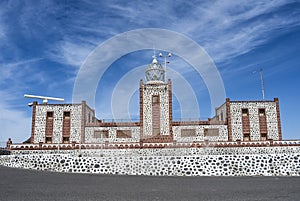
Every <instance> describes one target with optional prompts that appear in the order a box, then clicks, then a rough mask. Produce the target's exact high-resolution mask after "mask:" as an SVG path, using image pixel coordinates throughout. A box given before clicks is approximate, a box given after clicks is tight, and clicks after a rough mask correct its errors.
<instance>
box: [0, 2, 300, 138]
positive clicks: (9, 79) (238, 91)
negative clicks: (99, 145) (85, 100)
mask: <svg viewBox="0 0 300 201" xmlns="http://www.w3.org/2000/svg"><path fill="white" fill-rule="evenodd" d="M299 19H300V2H299V1H292V0H291V1H286V0H274V1H270V0H269V1H230V0H228V1H183V0H180V1H174V0H170V1H169V0H164V1H151V2H147V1H130V2H127V1H105V0H101V1H92V0H82V1H71V0H69V1H67V0H65V1H63V0H61V1H59V0H56V1H55V0H53V1H50V0H46V1H38V0H26V1H22V0H20V1H18V0H12V1H6V0H2V1H0V52H1V54H0V97H1V99H0V122H1V123H0V127H1V129H0V142H1V143H3V142H5V141H6V140H7V138H8V137H11V138H12V140H13V141H14V142H22V141H24V140H25V139H27V138H28V137H29V136H30V126H31V108H29V107H28V106H27V104H28V102H31V101H32V100H29V99H25V98H23V95H24V94H25V93H28V94H37V95H46V96H54V97H62V98H65V100H66V102H71V101H72V91H73V86H74V82H75V79H76V76H77V73H78V72H79V69H80V67H81V66H82V65H83V64H84V62H85V60H86V58H87V56H88V55H89V54H90V53H91V52H92V51H93V50H94V49H95V48H96V47H98V46H99V45H101V44H102V43H103V42H105V41H107V40H109V39H110V38H112V37H114V36H116V35H117V34H122V33H124V32H127V31H131V30H135V29H143V28H160V29H167V30H171V31H174V32H178V33H180V34H183V35H185V36H186V37H188V38H190V39H192V40H194V41H195V42H196V43H198V44H199V45H200V46H201V47H203V48H204V50H205V51H206V52H207V54H208V55H209V56H210V58H211V59H212V60H213V61H214V63H215V66H216V68H217V69H218V72H219V73H220V75H221V77H222V80H223V83H224V87H225V91H226V97H229V98H230V99H232V100H261V99H262V95H261V88H260V86H261V84H260V79H259V69H260V68H262V69H263V77H264V83H265V96H266V99H268V100H273V98H274V97H278V98H279V101H280V109H281V119H282V131H283V137H284V139H299V138H300V126H299V117H298V114H299V112H300V105H299V98H300V94H299V89H298V88H299V87H300V79H299V78H298V76H299V74H300V68H299V65H300V57H299V56H300V55H299V52H300V20H299ZM154 46H155V44H154ZM191 54H192V53H191ZM152 55H153V50H150V49H148V50H140V51H136V52H132V53H128V54H126V55H124V56H122V57H121V58H119V59H118V60H117V61H115V62H114V63H113V64H112V65H111V66H110V67H109V68H108V69H107V70H106V71H105V73H104V75H103V77H102V78H101V80H100V82H99V84H98V88H97V91H96V98H95V109H96V112H97V117H98V118H100V119H110V118H113V116H112V112H111V108H110V105H111V96H112V93H113V90H114V88H115V86H116V84H117V83H118V81H119V80H120V79H121V78H122V77H124V75H126V73H128V72H130V71H131V70H132V69H134V68H136V67H142V66H145V68H146V65H147V64H148V63H150V62H151V59H152V58H151V56H152ZM169 68H170V69H173V70H175V71H178V72H180V74H181V75H182V76H183V77H184V79H185V80H187V81H188V82H189V84H190V86H191V87H192V88H193V90H194V93H195V95H196V96H197V100H198V106H199V109H200V111H201V118H204V119H205V118H207V117H210V115H211V111H210V107H211V106H210V100H209V99H210V97H209V92H208V90H207V87H206V86H205V83H204V82H203V80H202V78H201V76H199V75H198V74H197V73H195V70H194V69H193V68H192V67H191V66H189V64H187V63H186V62H184V61H183V60H182V58H181V57H180V55H174V56H173V57H171V58H170V64H169ZM141 78H142V77H136V86H134V87H138V84H139V80H140V79H141ZM170 78H172V77H170ZM174 79H175V78H174ZM224 101H225V100H224ZM120 104H123V103H122V99H120ZM124 104H127V103H124ZM137 104H138V93H137V92H136V93H134V95H133V96H132V97H131V99H130V103H129V111H130V116H131V118H133V119H134V118H137V117H138V116H137V114H138V106H137ZM179 105H180V104H179V103H178V101H177V99H176V98H174V116H175V117H176V118H177V117H180V108H179ZM191 116H193V115H191Z"/></svg>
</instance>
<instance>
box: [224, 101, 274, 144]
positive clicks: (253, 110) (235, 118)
mask: <svg viewBox="0 0 300 201" xmlns="http://www.w3.org/2000/svg"><path fill="white" fill-rule="evenodd" d="M242 108H248V110H249V119H250V138H251V140H254V141H258V140H260V128H259V116H258V115H259V112H258V109H259V108H265V111H266V120H267V124H268V138H269V139H273V140H278V139H279V136H278V123H277V112H276V103H275V102H272V101H256V102H254V101H233V102H230V114H231V127H232V136H233V141H236V140H243V132H242V115H241V110H242Z"/></svg>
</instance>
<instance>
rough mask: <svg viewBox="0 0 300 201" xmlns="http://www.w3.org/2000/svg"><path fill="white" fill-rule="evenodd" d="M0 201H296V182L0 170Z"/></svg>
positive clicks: (299, 183)
mask: <svg viewBox="0 0 300 201" xmlns="http://www.w3.org/2000/svg"><path fill="white" fill-rule="evenodd" d="M0 200H1V201H2V200H5V201H8V200H9V201H17V200H18V201H21V200H30V201H35V200H39V201H48V200H49V201H50V200H51V201H53V200H64V201H65V200H66V201H68V200H70V201H71V200H72V201H75V200H80V201H84V200H99V201H100V200H101V201H102V200H121V201H123V200H128V201H133V200H143V201H148V200H172V201H173V200H175V201H176V200H178V201H183V200H224V201H225V200H226V201H229V200H245V201H246V200H257V201H259V200H280V201H282V200H284V201H289V200H300V177H147V176H108V175H96V174H68V173H53V172H40V171H34V170H21V169H12V168H7V167H2V166H0Z"/></svg>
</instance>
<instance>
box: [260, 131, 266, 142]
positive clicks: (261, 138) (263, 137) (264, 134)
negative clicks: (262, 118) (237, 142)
mask: <svg viewBox="0 0 300 201" xmlns="http://www.w3.org/2000/svg"><path fill="white" fill-rule="evenodd" d="M260 140H262V141H265V140H267V133H261V134H260Z"/></svg>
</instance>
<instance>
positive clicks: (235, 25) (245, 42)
mask: <svg viewBox="0 0 300 201" xmlns="http://www.w3.org/2000/svg"><path fill="white" fill-rule="evenodd" d="M285 4H287V2H286V1H282V0H278V1H276V0H275V1H271V2H269V1H268V2H252V3H251V4H249V2H241V1H236V2H234V1H216V2H214V3H206V5H199V6H195V9H193V10H192V11H191V15H189V16H188V17H187V18H183V19H181V20H179V21H178V23H176V24H175V25H174V26H172V29H174V30H176V31H181V32H183V33H185V34H187V35H188V36H192V38H193V39H195V40H197V41H198V42H199V44H200V45H203V46H204V47H205V49H206V50H207V51H208V52H209V54H210V56H212V58H213V59H214V61H216V62H224V61H228V60H230V59H231V58H234V57H237V56H239V55H242V54H245V53H247V52H249V51H251V50H252V49H253V48H255V47H257V46H259V45H262V44H264V43H265V42H267V41H268V40H270V39H272V38H273V37H274V36H276V34H274V33H276V30H278V29H279V28H284V27H288V26H296V25H299V24H300V22H299V20H298V19H297V18H292V17H291V16H289V15H284V16H282V15H278V14H277V15H274V13H275V12H276V11H277V10H278V9H280V7H281V6H284V5H285Z"/></svg>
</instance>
